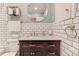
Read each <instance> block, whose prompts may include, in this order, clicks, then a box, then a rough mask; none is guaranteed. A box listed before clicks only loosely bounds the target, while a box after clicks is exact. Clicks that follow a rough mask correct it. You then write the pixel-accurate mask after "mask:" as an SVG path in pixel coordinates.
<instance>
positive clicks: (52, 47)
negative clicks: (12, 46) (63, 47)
mask: <svg viewBox="0 0 79 59" xmlns="http://www.w3.org/2000/svg"><path fill="white" fill-rule="evenodd" d="M60 42H61V41H60V40H19V45H20V46H19V55H20V56H60Z"/></svg>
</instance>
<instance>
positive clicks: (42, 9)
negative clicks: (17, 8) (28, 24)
mask: <svg viewBox="0 0 79 59" xmlns="http://www.w3.org/2000/svg"><path fill="white" fill-rule="evenodd" d="M54 9H55V6H54V4H53V3H29V4H28V6H27V13H28V15H27V17H28V18H29V20H31V21H32V22H35V23H37V22H46V23H50V22H53V21H54V20H55V19H54V18H55V16H54V14H55V11H54Z"/></svg>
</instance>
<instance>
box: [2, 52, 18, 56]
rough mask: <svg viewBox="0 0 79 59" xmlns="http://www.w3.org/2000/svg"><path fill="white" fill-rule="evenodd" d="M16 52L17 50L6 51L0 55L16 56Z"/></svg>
mask: <svg viewBox="0 0 79 59" xmlns="http://www.w3.org/2000/svg"><path fill="white" fill-rule="evenodd" d="M16 54H17V52H7V53H4V54H3V55H1V56H16Z"/></svg>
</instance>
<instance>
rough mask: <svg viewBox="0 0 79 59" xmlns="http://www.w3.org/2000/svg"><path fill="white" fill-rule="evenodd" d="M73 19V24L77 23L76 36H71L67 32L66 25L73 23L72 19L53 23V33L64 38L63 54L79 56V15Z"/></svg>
mask: <svg viewBox="0 0 79 59" xmlns="http://www.w3.org/2000/svg"><path fill="white" fill-rule="evenodd" d="M73 21H74V22H73V25H75V29H76V31H77V37H76V38H71V37H69V36H67V35H66V33H65V27H66V26H70V25H71V22H72V20H71V19H69V20H66V21H63V20H62V21H59V22H57V23H56V22H55V23H53V34H54V35H56V36H58V37H57V38H61V40H62V42H61V49H60V50H61V56H79V23H78V21H79V17H76V18H75V19H74V20H73Z"/></svg>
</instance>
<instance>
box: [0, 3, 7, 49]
mask: <svg viewBox="0 0 79 59" xmlns="http://www.w3.org/2000/svg"><path fill="white" fill-rule="evenodd" d="M6 6H7V5H6V4H2V3H0V48H4V49H6V50H7V38H8V36H7V34H8V32H7V20H8V18H7V13H6Z"/></svg>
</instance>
